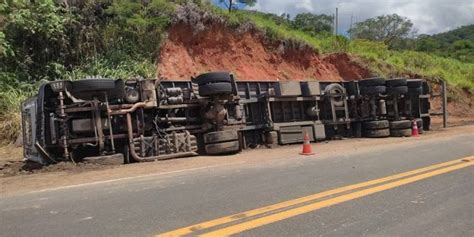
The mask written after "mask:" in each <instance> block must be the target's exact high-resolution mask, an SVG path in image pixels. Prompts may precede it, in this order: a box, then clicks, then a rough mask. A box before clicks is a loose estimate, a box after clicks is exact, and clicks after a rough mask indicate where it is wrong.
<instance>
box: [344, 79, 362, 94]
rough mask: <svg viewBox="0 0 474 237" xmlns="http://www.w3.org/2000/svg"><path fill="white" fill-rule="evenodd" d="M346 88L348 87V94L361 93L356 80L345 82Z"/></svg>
mask: <svg viewBox="0 0 474 237" xmlns="http://www.w3.org/2000/svg"><path fill="white" fill-rule="evenodd" d="M344 88H346V93H347V95H348V96H351V95H359V93H357V86H356V83H355V81H350V82H345V83H344Z"/></svg>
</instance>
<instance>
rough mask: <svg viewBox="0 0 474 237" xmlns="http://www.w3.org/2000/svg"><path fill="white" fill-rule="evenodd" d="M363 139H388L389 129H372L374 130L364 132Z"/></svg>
mask: <svg viewBox="0 0 474 237" xmlns="http://www.w3.org/2000/svg"><path fill="white" fill-rule="evenodd" d="M363 134H364V137H369V138H381V137H388V136H390V129H388V128H383V129H374V130H364V133H363Z"/></svg>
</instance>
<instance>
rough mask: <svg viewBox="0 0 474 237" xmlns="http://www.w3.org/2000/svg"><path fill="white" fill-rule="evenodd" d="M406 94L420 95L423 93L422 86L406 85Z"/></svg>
mask: <svg viewBox="0 0 474 237" xmlns="http://www.w3.org/2000/svg"><path fill="white" fill-rule="evenodd" d="M408 94H410V95H421V94H423V88H422V87H416V88H414V87H408Z"/></svg>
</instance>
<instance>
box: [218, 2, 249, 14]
mask: <svg viewBox="0 0 474 237" xmlns="http://www.w3.org/2000/svg"><path fill="white" fill-rule="evenodd" d="M219 2H220V3H223V4H224V5H225V6H226V7H227V9H229V12H231V11H232V10H233V9H237V8H238V6H239V5H247V6H253V5H255V3H257V0H219Z"/></svg>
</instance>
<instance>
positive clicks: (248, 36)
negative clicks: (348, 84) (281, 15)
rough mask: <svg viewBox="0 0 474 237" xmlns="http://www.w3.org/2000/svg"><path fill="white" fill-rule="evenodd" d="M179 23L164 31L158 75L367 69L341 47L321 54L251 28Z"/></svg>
mask: <svg viewBox="0 0 474 237" xmlns="http://www.w3.org/2000/svg"><path fill="white" fill-rule="evenodd" d="M192 32H194V31H193V28H192V27H191V26H188V25H182V24H178V25H175V26H173V27H171V29H170V30H169V31H168V38H167V40H166V41H165V43H164V44H163V46H162V47H161V50H160V55H159V60H158V65H157V68H158V76H159V78H163V79H168V80H189V78H190V77H191V76H195V75H198V74H200V73H203V72H208V71H231V72H233V73H234V74H235V75H236V76H237V78H238V79H239V80H290V79H291V80H308V79H316V80H323V81H324V80H331V81H340V80H343V79H351V80H354V79H361V78H364V77H367V76H368V75H369V71H368V70H367V69H366V68H365V67H363V66H361V65H359V64H358V63H356V62H355V61H353V60H352V59H351V57H350V56H349V55H347V54H344V53H339V54H330V55H325V56H323V55H319V54H317V53H316V52H315V51H314V50H313V49H311V48H309V47H295V46H291V47H290V46H289V45H288V43H285V42H283V41H278V42H268V40H265V38H264V36H263V35H262V33H260V32H258V31H255V30H248V31H246V32H243V33H241V32H236V31H235V30H233V29H229V28H227V27H225V26H222V25H219V24H214V25H212V26H209V27H208V28H207V29H206V30H203V31H200V32H197V33H195V34H194V35H193V36H192V37H190V34H193V33H192Z"/></svg>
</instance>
